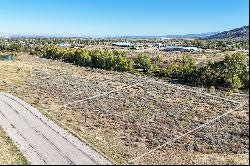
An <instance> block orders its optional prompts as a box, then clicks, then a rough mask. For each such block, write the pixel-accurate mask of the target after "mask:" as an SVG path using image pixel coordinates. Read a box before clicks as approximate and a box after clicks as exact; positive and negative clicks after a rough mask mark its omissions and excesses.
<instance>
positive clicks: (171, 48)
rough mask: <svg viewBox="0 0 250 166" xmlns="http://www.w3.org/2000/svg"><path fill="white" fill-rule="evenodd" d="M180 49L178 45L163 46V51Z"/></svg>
mask: <svg viewBox="0 0 250 166" xmlns="http://www.w3.org/2000/svg"><path fill="white" fill-rule="evenodd" d="M180 49H181V47H179V46H167V47H165V48H163V49H162V50H163V51H179V50H180Z"/></svg>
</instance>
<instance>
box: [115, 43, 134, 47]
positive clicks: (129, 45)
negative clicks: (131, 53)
mask: <svg viewBox="0 0 250 166" xmlns="http://www.w3.org/2000/svg"><path fill="white" fill-rule="evenodd" d="M112 46H117V47H131V46H133V44H132V43H125V42H118V43H113V44H112Z"/></svg>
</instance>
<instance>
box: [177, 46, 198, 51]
mask: <svg viewBox="0 0 250 166" xmlns="http://www.w3.org/2000/svg"><path fill="white" fill-rule="evenodd" d="M180 51H182V52H197V51H199V49H198V48H197V47H181V49H180Z"/></svg>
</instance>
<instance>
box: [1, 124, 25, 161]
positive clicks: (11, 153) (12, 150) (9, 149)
mask: <svg viewBox="0 0 250 166" xmlns="http://www.w3.org/2000/svg"><path fill="white" fill-rule="evenodd" d="M0 164H1V165H10V164H11V165H26V164H28V163H27V161H26V159H25V158H24V157H23V156H22V155H21V154H20V152H19V151H18V150H17V148H16V147H15V146H14V145H13V144H12V142H11V140H10V139H9V138H8V137H7V136H6V135H5V133H4V132H3V130H2V129H1V128H0Z"/></svg>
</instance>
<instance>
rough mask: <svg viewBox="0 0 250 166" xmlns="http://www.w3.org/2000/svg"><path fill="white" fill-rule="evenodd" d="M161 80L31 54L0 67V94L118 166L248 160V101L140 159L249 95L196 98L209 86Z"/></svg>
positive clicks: (205, 95)
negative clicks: (22, 103) (42, 115)
mask: <svg viewBox="0 0 250 166" xmlns="http://www.w3.org/2000/svg"><path fill="white" fill-rule="evenodd" d="M161 82H162V81H160V82H157V81H155V80H154V79H150V78H144V77H142V76H135V75H132V74H128V73H118V72H112V71H104V70H99V69H95V70H94V69H88V68H79V67H76V66H73V65H69V64H65V63H62V62H57V61H51V60H46V59H40V58H36V57H31V56H29V55H22V56H19V57H18V58H17V60H15V61H14V62H12V63H7V62H0V91H4V92H7V93H11V94H12V95H15V96H18V97H19V98H21V99H23V100H25V101H26V102H28V103H30V104H32V105H33V106H35V107H37V108H39V109H40V110H41V111H42V112H43V113H45V114H46V115H49V117H52V118H53V119H55V120H56V121H57V122H58V123H60V124H63V125H64V126H67V128H68V129H70V130H71V131H72V132H74V134H76V135H77V136H78V137H81V138H82V139H84V140H86V141H87V142H88V143H90V144H91V145H92V146H94V147H95V148H96V149H98V150H99V151H101V152H102V153H104V154H105V155H106V156H108V157H109V158H110V159H112V160H113V161H115V162H116V163H122V164H125V163H128V162H130V161H131V160H133V159H135V158H136V160H133V163H136V164H137V163H138V164H247V163H249V158H248V154H249V151H248V148H249V126H248V124H249V117H248V114H249V112H248V109H249V103H248V102H247V103H246V105H244V106H243V107H240V108H239V109H237V110H235V112H232V113H230V114H228V115H227V116H225V117H222V118H221V119H218V120H216V121H214V122H213V123H211V124H209V125H207V126H205V127H204V128H200V129H198V130H195V131H194V132H192V133H190V134H188V135H185V136H184V137H182V138H180V139H178V140H176V141H175V142H173V143H172V144H169V145H166V146H163V147H161V148H159V149H156V150H155V151H153V152H152V153H149V154H148V155H146V156H143V157H142V158H138V159H137V157H138V156H140V155H143V154H144V153H146V152H149V151H151V150H153V149H155V148H157V147H159V146H161V145H163V144H165V143H167V142H170V141H171V140H173V139H174V138H176V137H178V136H180V135H182V134H185V133H187V132H189V131H191V130H193V129H195V128H197V127H199V126H201V125H202V124H204V123H206V122H208V121H211V120H213V119H215V118H217V117H218V116H221V115H223V114H226V113H228V111H233V110H234V109H236V108H238V107H239V105H240V104H241V103H242V102H243V101H247V100H248V98H249V94H248V92H245V93H243V94H231V95H228V94H226V93H223V92H214V94H212V95H213V96H218V97H212V96H211V95H207V94H201V93H202V92H204V93H207V92H206V89H201V88H194V87H193V88H191V87H187V86H185V87H184V86H181V85H173V84H170V83H161ZM185 88H187V89H188V90H186V89H185ZM193 90H195V91H200V92H199V93H197V92H193ZM100 94H103V95H100ZM224 98H227V99H224ZM170 156H171V157H170ZM222 156H223V157H222Z"/></svg>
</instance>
